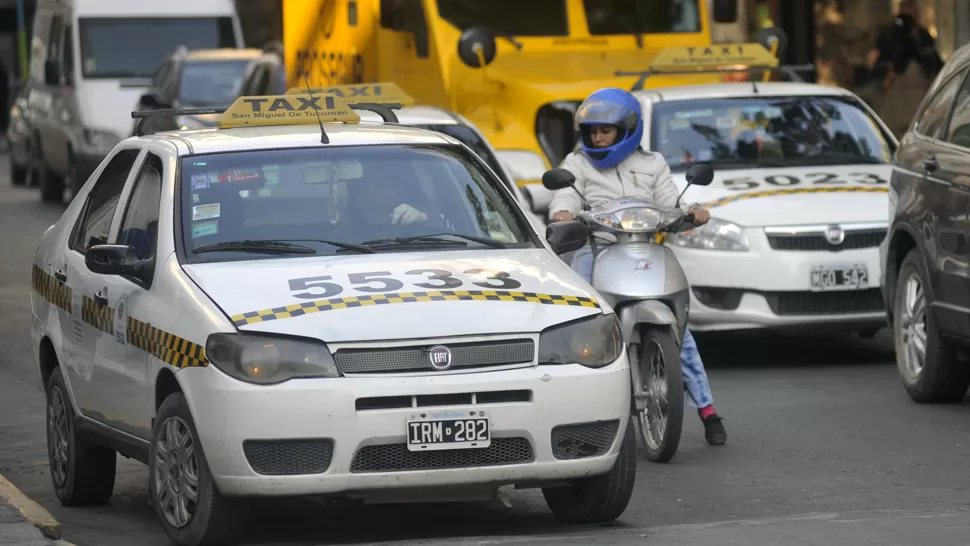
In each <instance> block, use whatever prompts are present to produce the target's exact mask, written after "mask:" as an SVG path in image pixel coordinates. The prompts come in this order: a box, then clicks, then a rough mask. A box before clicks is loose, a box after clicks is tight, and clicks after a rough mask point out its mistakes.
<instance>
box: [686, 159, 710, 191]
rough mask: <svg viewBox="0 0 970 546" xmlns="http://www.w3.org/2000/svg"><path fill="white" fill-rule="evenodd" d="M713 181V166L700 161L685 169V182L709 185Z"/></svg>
mask: <svg viewBox="0 0 970 546" xmlns="http://www.w3.org/2000/svg"><path fill="white" fill-rule="evenodd" d="M713 181H714V167H712V166H710V165H708V164H706V163H701V164H697V165H692V166H691V168H689V169H687V183H688V184H690V185H692V186H709V185H710V184H711V182H713Z"/></svg>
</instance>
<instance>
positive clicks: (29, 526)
mask: <svg viewBox="0 0 970 546" xmlns="http://www.w3.org/2000/svg"><path fill="white" fill-rule="evenodd" d="M18 493H19V494H20V495H22V493H20V492H19V490H17V489H16V488H14V487H13V485H12V484H10V482H8V481H7V480H6V479H5V478H3V476H0V546H73V545H71V543H70V542H66V541H64V540H53V539H49V538H47V537H45V536H44V533H43V532H41V529H40V527H38V526H37V525H36V524H40V525H41V527H43V528H44V529H45V531H46V532H47V533H48V534H51V535H53V536H60V529H59V528H58V527H57V526H56V525H55V526H54V527H53V528H51V527H50V526H49V522H48V521H44V520H45V519H46V518H50V521H53V519H54V518H52V517H51V516H50V514H47V511H46V510H44V509H43V508H40V506H36V509H39V510H40V511H41V512H43V514H46V518H45V517H43V514H33V515H32V516H31V515H30V511H31V510H30V508H31V507H29V506H28V507H23V508H26V509H23V511H22V508H18V506H15V505H14V503H17V504H18V505H19V504H21V503H22V501H23V499H26V497H23V499H18V498H17V495H18ZM8 497H9V498H8ZM29 502H32V501H29ZM24 512H27V513H28V516H31V517H30V520H28V518H27V517H25V516H24ZM38 517H39V518H38ZM31 521H34V523H31ZM54 523H56V522H54Z"/></svg>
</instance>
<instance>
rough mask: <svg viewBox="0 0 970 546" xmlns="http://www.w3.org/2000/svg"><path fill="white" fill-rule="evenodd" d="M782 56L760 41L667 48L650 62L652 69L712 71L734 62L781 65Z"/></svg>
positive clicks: (654, 70)
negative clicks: (766, 47)
mask: <svg viewBox="0 0 970 546" xmlns="http://www.w3.org/2000/svg"><path fill="white" fill-rule="evenodd" d="M778 64H779V61H778V57H775V56H774V55H772V54H771V52H770V51H768V50H767V49H765V46H763V45H761V44H759V43H756V42H755V43H750V44H715V45H709V46H696V47H667V48H664V49H662V50H661V51H660V53H658V54H657V56H656V57H654V58H653V60H652V61H651V62H650V70H651V71H652V72H657V73H659V72H679V71H684V70H691V69H696V70H710V69H714V68H719V67H724V66H730V65H747V66H756V67H760V66H764V67H774V66H778Z"/></svg>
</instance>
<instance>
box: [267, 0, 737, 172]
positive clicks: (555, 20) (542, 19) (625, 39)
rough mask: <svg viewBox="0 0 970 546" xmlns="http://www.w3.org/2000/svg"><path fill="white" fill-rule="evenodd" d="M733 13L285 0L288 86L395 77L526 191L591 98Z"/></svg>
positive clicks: (653, 81) (561, 150)
mask: <svg viewBox="0 0 970 546" xmlns="http://www.w3.org/2000/svg"><path fill="white" fill-rule="evenodd" d="M737 17H738V2H737V0H283V25H284V26H283V38H284V55H285V67H286V73H287V85H288V86H289V87H297V86H309V87H326V86H334V85H347V84H354V83H365V82H394V83H396V84H398V85H399V86H400V87H401V88H403V89H404V90H405V91H406V92H407V94H408V95H410V96H412V97H414V98H415V99H416V100H417V101H418V102H419V103H421V104H427V105H431V106H437V107H440V108H444V109H447V110H451V111H454V112H457V113H459V114H461V115H463V116H465V117H467V118H468V119H469V120H470V121H471V122H472V123H474V124H475V125H476V126H478V127H479V128H480V129H481V131H482V132H483V133H484V134H485V136H486V138H487V139H488V140H489V142H491V144H492V145H493V146H494V148H495V149H496V151H497V154H498V156H499V160H500V161H501V162H502V163H503V164H504V165H505V166H506V167H507V169H508V170H509V171H510V172H511V173H512V175H513V176H514V178H515V179H516V181H517V183H518V184H520V185H526V184H535V183H538V181H539V179H540V177H541V176H542V173H543V172H545V171H546V170H547V169H548V168H550V167H553V166H557V165H558V164H559V162H560V161H561V160H562V158H563V157H565V155H566V154H567V153H569V152H570V151H571V150H572V149H573V147H574V145H575V143H576V140H577V135H576V133H575V128H574V125H573V115H574V113H575V109H576V107H578V106H579V103H580V102H582V100H583V99H584V98H585V97H586V96H587V95H588V94H589V93H591V92H592V91H594V90H596V89H599V88H601V87H621V88H625V89H632V88H634V86H635V85H643V83H644V82H643V78H642V77H641V76H640V73H641V72H643V71H645V70H647V68H648V67H649V66H650V64H651V59H653V58H654V57H655V56H656V55H657V54H658V53H659V52H660V51H661V50H662V49H664V48H691V49H682V50H681V51H684V52H687V51H694V49H693V48H697V51H698V53H699V54H700V53H703V52H704V51H705V50H706V52H707V53H711V52H712V47H713V48H718V47H721V46H712V39H711V32H712V28H713V26H714V25H715V23H721V24H727V23H732V22H733V21H735V20H736V19H737ZM713 54H714V55H715V56H716V54H717V51H714V52H713ZM728 77H729V76H726V75H725V74H721V73H710V72H708V73H704V74H688V75H685V74H682V73H678V74H656V75H653V76H651V77H650V78H649V79H648V80H647V82H646V87H658V86H665V85H672V84H676V85H683V84H692V83H714V82H718V81H723V80H726V79H728ZM364 89H365V88H362V91H361V92H360V94H358V95H357V96H351V97H348V98H350V99H353V100H356V101H359V102H365V101H366V99H367V96H366V90H364Z"/></svg>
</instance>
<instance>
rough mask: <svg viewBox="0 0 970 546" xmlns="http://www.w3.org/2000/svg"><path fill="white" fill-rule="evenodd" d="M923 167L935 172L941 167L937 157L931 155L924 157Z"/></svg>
mask: <svg viewBox="0 0 970 546" xmlns="http://www.w3.org/2000/svg"><path fill="white" fill-rule="evenodd" d="M923 168H924V169H926V170H927V172H933V171H935V170H936V169H938V168H940V164H939V163H938V162H937V161H936V158H935V157H932V156H931V157H927V158H925V159H923Z"/></svg>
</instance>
